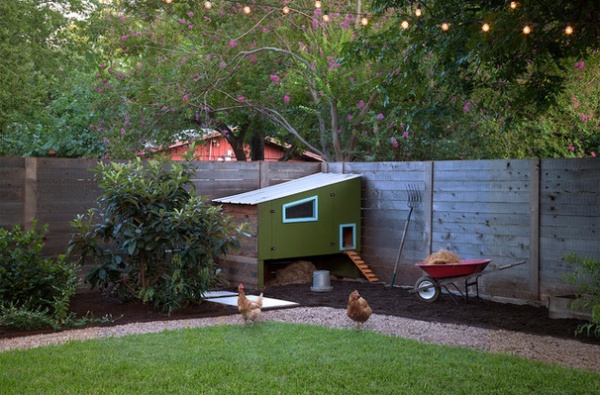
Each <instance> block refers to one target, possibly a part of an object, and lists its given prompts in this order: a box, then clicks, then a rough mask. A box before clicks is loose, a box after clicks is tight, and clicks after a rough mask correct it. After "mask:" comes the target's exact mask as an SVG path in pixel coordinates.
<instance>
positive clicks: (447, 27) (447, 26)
mask: <svg viewBox="0 0 600 395" xmlns="http://www.w3.org/2000/svg"><path fill="white" fill-rule="evenodd" d="M441 27H442V30H443V31H447V30H448V29H450V25H449V24H447V23H446V22H444V23H442V26H441Z"/></svg>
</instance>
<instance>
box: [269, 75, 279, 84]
mask: <svg viewBox="0 0 600 395" xmlns="http://www.w3.org/2000/svg"><path fill="white" fill-rule="evenodd" d="M270 78H271V81H272V82H273V83H274V84H275V85H278V84H279V80H280V78H279V77H278V76H276V75H271V77H270Z"/></svg>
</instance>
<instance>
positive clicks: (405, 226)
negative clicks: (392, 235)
mask: <svg viewBox="0 0 600 395" xmlns="http://www.w3.org/2000/svg"><path fill="white" fill-rule="evenodd" d="M412 212H413V207H411V208H410V210H408V217H407V218H406V223H405V224H404V231H403V232H402V240H401V241H400V248H399V249H398V256H397V257H396V263H395V264H394V273H393V274H392V281H391V282H390V287H393V286H394V281H396V272H397V270H398V264H399V263H400V257H401V256H402V250H403V249H404V240H406V231H407V230H408V224H409V222H410V215H411V214H412Z"/></svg>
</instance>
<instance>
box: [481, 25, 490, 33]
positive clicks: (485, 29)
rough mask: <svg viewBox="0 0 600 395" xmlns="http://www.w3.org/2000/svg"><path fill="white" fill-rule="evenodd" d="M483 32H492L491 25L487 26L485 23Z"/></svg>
mask: <svg viewBox="0 0 600 395" xmlns="http://www.w3.org/2000/svg"><path fill="white" fill-rule="evenodd" d="M481 30H483V31H484V32H489V31H490V25H489V24H487V23H484V24H483V25H482V26H481Z"/></svg>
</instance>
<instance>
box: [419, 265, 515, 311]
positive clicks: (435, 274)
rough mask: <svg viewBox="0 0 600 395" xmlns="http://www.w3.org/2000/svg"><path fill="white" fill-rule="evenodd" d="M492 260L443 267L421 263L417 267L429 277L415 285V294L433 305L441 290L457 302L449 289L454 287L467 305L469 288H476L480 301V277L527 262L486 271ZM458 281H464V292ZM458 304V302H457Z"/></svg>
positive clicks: (421, 279)
mask: <svg viewBox="0 0 600 395" xmlns="http://www.w3.org/2000/svg"><path fill="white" fill-rule="evenodd" d="M491 261H492V260H491V259H464V260H461V261H460V263H448V264H441V265H430V264H426V263H424V262H419V263H417V264H416V265H417V266H418V267H420V268H421V269H423V271H424V272H425V273H427V274H428V275H426V276H423V277H421V278H419V279H418V280H417V282H416V283H415V288H414V292H416V294H417V297H418V298H419V299H420V300H422V301H423V302H427V303H433V302H435V301H436V300H438V298H439V297H440V293H441V289H442V288H444V289H445V290H446V292H448V294H449V295H450V296H451V297H452V299H453V300H454V301H455V302H457V300H456V298H455V297H454V295H453V294H452V292H450V290H449V289H448V286H450V285H451V286H453V287H454V289H456V290H457V291H458V293H459V294H460V295H461V296H464V297H465V299H466V301H467V303H468V302H469V287H472V286H473V287H475V297H476V298H477V299H478V300H479V277H481V276H483V275H485V274H489V273H492V272H496V271H498V270H504V269H508V268H510V267H513V266H517V265H522V264H524V263H525V262H526V261H520V262H516V263H510V264H508V265H504V266H497V267H494V268H493V269H490V270H486V271H485V272H484V269H485V268H486V267H487V265H488V264H489V263H490V262H491ZM458 281H464V285H465V287H464V292H463V291H461V290H460V288H459V287H458V286H457V285H456V283H457V282H458ZM457 303H458V302H457Z"/></svg>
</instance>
